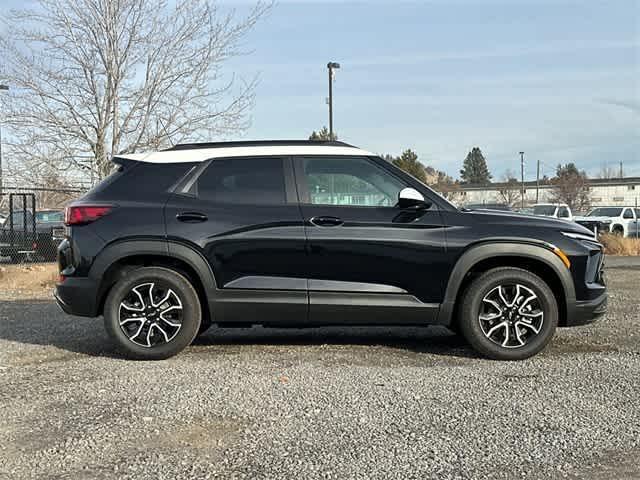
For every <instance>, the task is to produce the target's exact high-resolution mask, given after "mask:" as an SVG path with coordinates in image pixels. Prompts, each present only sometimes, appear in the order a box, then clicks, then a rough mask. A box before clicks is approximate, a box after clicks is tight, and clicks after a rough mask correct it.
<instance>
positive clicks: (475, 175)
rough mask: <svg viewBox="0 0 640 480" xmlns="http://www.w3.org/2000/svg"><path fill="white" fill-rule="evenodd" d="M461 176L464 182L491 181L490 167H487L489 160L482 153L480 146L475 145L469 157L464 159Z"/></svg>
mask: <svg viewBox="0 0 640 480" xmlns="http://www.w3.org/2000/svg"><path fill="white" fill-rule="evenodd" d="M460 178H461V179H462V182H463V183H472V184H486V183H491V173H490V172H489V167H487V161H486V160H485V158H484V155H482V150H480V149H479V148H478V147H473V149H472V150H471V151H470V152H469V154H468V155H467V158H465V159H464V163H463V165H462V170H460Z"/></svg>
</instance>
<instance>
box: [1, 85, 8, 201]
mask: <svg viewBox="0 0 640 480" xmlns="http://www.w3.org/2000/svg"><path fill="white" fill-rule="evenodd" d="M0 90H9V86H8V85H1V84H0ZM2 180H3V178H2V119H1V118H0V200H2V190H3V188H2V185H3V184H2Z"/></svg>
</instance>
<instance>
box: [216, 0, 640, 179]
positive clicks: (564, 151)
mask: <svg viewBox="0 0 640 480" xmlns="http://www.w3.org/2000/svg"><path fill="white" fill-rule="evenodd" d="M224 3H225V5H226V6H227V7H229V8H231V7H235V8H237V9H238V12H242V11H243V10H242V9H243V5H246V3H247V2H237V1H236V2H234V1H227V2H224ZM246 43H247V45H248V46H250V48H251V49H252V52H251V54H249V55H246V56H243V57H240V58H236V59H234V60H233V61H232V62H231V63H230V66H232V67H233V69H234V70H235V71H237V72H238V73H239V74H241V75H243V76H245V77H247V78H249V77H250V76H251V75H254V74H256V73H259V74H260V84H259V87H258V90H257V97H256V106H255V109H254V112H253V120H252V126H251V128H250V129H249V131H248V132H246V134H245V137H246V138H258V139H262V138H265V139H266V138H304V137H306V136H308V135H309V134H310V132H311V131H312V130H317V129H319V128H321V127H322V126H323V125H327V124H328V109H327V105H326V103H325V101H326V97H327V88H328V87H327V83H328V79H327V71H326V64H327V62H328V61H336V62H339V63H340V64H341V69H340V70H339V71H338V72H337V75H336V79H335V83H334V126H335V130H336V132H337V134H338V135H339V137H340V139H341V140H344V141H346V142H349V143H353V144H355V145H358V146H361V147H363V148H365V149H367V150H370V151H373V152H378V153H391V154H399V153H400V152H401V151H402V150H403V149H405V148H411V149H413V150H415V151H416V152H417V153H418V155H419V158H420V160H421V161H422V162H423V163H425V164H428V165H432V166H434V167H435V168H438V169H442V170H445V171H446V172H447V173H449V174H451V175H454V176H457V175H458V173H459V169H460V168H461V164H462V161H463V160H464V158H465V156H466V154H467V152H468V151H469V150H470V149H471V148H472V147H474V146H478V147H480V148H481V149H482V151H483V152H484V154H485V157H486V158H487V161H488V164H489V168H490V169H491V171H492V172H493V175H494V178H495V179H500V178H501V177H502V176H503V175H504V173H505V171H506V170H509V169H510V170H512V171H513V172H515V173H517V174H518V175H519V173H520V160H519V155H518V152H520V151H524V152H525V174H526V177H527V178H528V179H533V178H535V175H536V162H537V161H538V160H540V161H541V162H542V173H543V174H547V175H550V176H551V175H553V173H554V170H555V166H556V165H557V164H558V163H567V162H575V163H576V164H578V165H579V167H580V168H583V169H585V170H587V171H588V172H589V173H590V174H592V175H595V174H598V173H599V172H600V170H601V168H602V166H603V165H605V166H609V167H615V168H616V169H618V168H619V162H621V161H622V162H623V169H624V172H625V174H628V175H639V176H640V0H638V1H621V0H611V1H602V2H600V1H592V0H589V1H588V0H582V1H561V0H558V1H550V0H549V1H544V0H539V1H520V0H508V1H480V0H478V1H472V0H466V1H465V0H440V1H437V0H434V1H393V2H392V1H349V2H346V1H302V0H299V1H286V0H280V1H279V2H278V4H277V5H276V7H275V8H274V9H273V11H272V12H271V14H270V15H269V16H268V17H267V18H266V19H264V20H263V21H262V22H261V23H260V24H258V25H257V27H256V28H255V30H254V31H253V32H252V33H251V34H250V35H249V37H248V38H247V39H246Z"/></svg>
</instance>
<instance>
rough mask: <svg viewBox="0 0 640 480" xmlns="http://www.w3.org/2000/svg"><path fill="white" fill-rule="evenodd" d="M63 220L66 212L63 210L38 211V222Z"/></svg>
mask: <svg viewBox="0 0 640 480" xmlns="http://www.w3.org/2000/svg"><path fill="white" fill-rule="evenodd" d="M63 221H64V213H62V212H36V222H38V223H53V222H59V223H61V222H63Z"/></svg>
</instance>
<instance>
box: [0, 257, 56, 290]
mask: <svg viewBox="0 0 640 480" xmlns="http://www.w3.org/2000/svg"><path fill="white" fill-rule="evenodd" d="M57 278H58V266H57V265H56V264H55V263H32V264H27V265H0V294H3V295H6V296H14V295H15V294H17V293H20V294H25V293H27V294H31V295H32V296H49V295H50V294H51V289H52V288H53V287H54V285H55V283H56V280H57Z"/></svg>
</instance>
